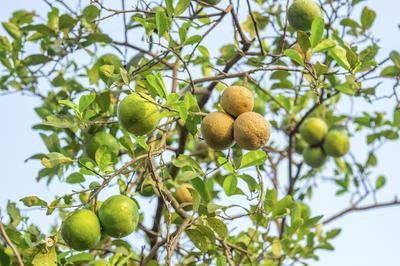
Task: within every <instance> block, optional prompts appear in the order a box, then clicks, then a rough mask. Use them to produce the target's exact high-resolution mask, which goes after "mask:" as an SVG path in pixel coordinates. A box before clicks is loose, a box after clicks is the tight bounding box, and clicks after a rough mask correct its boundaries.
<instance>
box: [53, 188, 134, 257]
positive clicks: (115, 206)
mask: <svg viewBox="0 0 400 266" xmlns="http://www.w3.org/2000/svg"><path fill="white" fill-rule="evenodd" d="M98 205H100V206H98ZM98 205H96V208H98V215H96V214H95V213H94V212H93V211H92V210H90V207H92V206H88V207H87V208H84V209H81V210H78V211H75V212H73V213H71V214H70V215H69V216H68V217H67V219H65V221H64V222H63V224H62V226H61V236H62V238H63V239H64V241H65V243H66V244H67V245H68V246H69V247H71V248H73V249H75V250H86V249H92V248H94V247H95V246H96V245H97V243H98V242H99V241H100V238H101V236H102V233H105V234H106V235H109V236H111V237H116V238H120V237H124V236H127V235H130V234H131V233H132V232H133V231H134V230H135V228H136V226H137V224H138V222H139V211H138V207H137V205H136V203H135V202H134V201H133V200H132V199H130V198H129V197H127V196H124V195H114V196H111V197H109V198H108V199H106V200H105V201H104V202H103V203H101V204H98Z"/></svg>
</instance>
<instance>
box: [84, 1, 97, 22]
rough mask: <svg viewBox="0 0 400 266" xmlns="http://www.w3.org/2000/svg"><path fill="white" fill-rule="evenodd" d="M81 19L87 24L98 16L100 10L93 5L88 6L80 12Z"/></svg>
mask: <svg viewBox="0 0 400 266" xmlns="http://www.w3.org/2000/svg"><path fill="white" fill-rule="evenodd" d="M82 14H83V17H84V18H85V19H86V20H88V21H89V22H90V21H92V20H94V19H95V18H97V17H98V16H99V15H100V10H99V9H98V8H97V7H96V6H95V5H89V6H87V7H85V9H84V10H83V11H82Z"/></svg>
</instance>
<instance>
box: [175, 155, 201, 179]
mask: <svg viewBox="0 0 400 266" xmlns="http://www.w3.org/2000/svg"><path fill="white" fill-rule="evenodd" d="M172 164H173V165H175V166H176V167H178V168H188V169H192V170H194V171H196V172H197V173H199V174H200V175H202V176H203V175H204V172H203V170H202V169H201V166H200V165H199V163H198V162H197V161H195V160H194V159H193V158H192V157H190V156H188V155H184V154H181V155H179V157H178V158H174V159H172Z"/></svg>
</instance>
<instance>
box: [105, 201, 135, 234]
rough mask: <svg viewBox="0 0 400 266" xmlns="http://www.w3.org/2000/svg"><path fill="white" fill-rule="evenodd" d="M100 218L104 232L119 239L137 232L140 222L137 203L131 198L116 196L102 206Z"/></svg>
mask: <svg viewBox="0 0 400 266" xmlns="http://www.w3.org/2000/svg"><path fill="white" fill-rule="evenodd" d="M99 218H100V223H101V225H102V227H103V230H104V232H105V233H106V234H108V235H109V236H112V237H118V238H119V237H124V236H127V235H129V234H131V233H132V232H133V230H135V228H136V226H137V224H138V222H139V211H138V208H137V206H136V203H135V202H134V201H133V200H132V199H130V198H129V197H127V196H124V195H114V196H111V197H109V198H108V199H106V200H105V201H104V202H103V204H102V205H101V207H100V210H99Z"/></svg>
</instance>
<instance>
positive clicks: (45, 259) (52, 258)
mask: <svg viewBox="0 0 400 266" xmlns="http://www.w3.org/2000/svg"><path fill="white" fill-rule="evenodd" d="M32 265H33V266H56V265H57V253H56V249H55V247H52V248H51V249H50V250H49V251H48V252H47V253H42V252H39V253H37V254H36V255H35V257H34V258H33V260H32Z"/></svg>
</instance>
